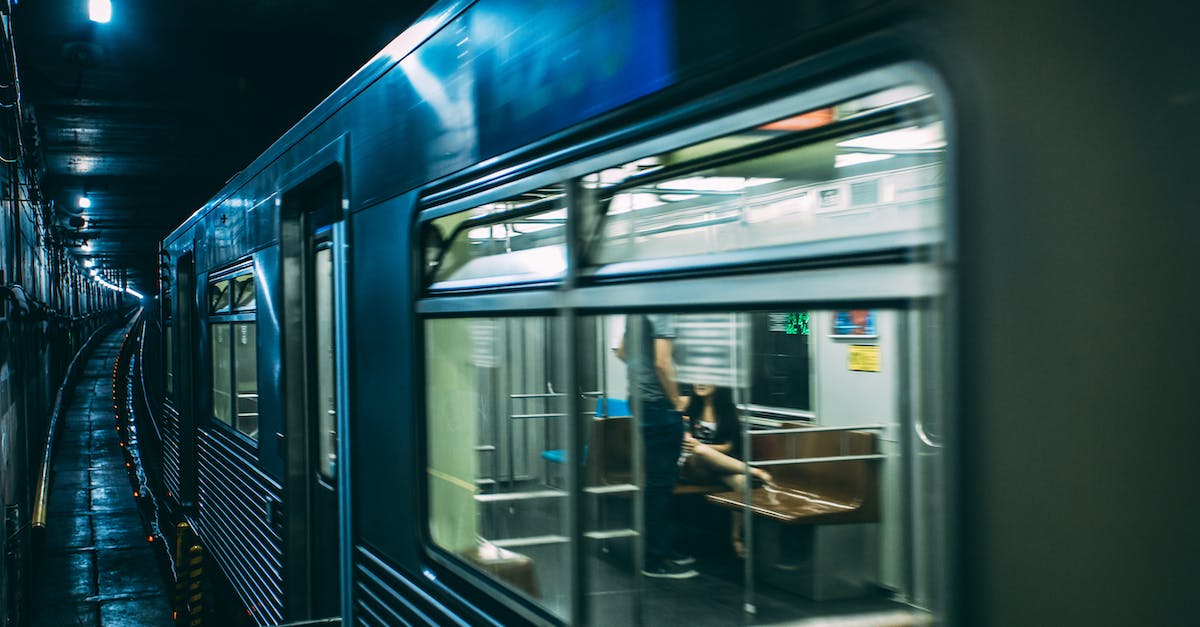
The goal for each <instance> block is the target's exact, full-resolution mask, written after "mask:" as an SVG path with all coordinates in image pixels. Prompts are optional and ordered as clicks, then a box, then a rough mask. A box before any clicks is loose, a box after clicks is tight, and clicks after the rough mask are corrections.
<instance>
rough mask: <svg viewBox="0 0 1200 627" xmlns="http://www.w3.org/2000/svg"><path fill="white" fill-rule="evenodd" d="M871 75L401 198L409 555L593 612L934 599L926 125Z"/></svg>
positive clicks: (800, 608) (940, 220)
mask: <svg viewBox="0 0 1200 627" xmlns="http://www.w3.org/2000/svg"><path fill="white" fill-rule="evenodd" d="M885 74H886V73H879V74H877V75H875V76H874V78H872V79H870V80H866V79H864V81H862V82H853V83H851V82H848V83H847V84H846V85H844V86H843V87H844V92H843V93H844V97H841V98H830V99H828V102H830V103H832V104H828V105H826V106H816V107H814V106H811V105H814V104H815V105H820V104H821V103H820V102H815V103H814V102H811V101H809V103H808V104H807V105H805V106H799V105H797V106H791V105H788V106H786V107H784V106H781V102H783V101H779V102H773V103H766V104H763V105H762V106H760V107H758V108H756V109H753V110H752V111H748V112H745V115H742V114H738V115H736V116H732V117H730V118H727V119H723V120H719V121H715V122H713V124H712V125H711V126H708V127H706V128H712V129H716V128H721V129H722V130H720V131H706V132H705V134H703V135H699V134H697V135H696V136H693V137H691V138H685V134H684V133H682V132H681V133H680V134H678V135H674V136H672V137H674V138H675V139H671V138H663V139H662V142H661V143H658V141H657V140H655V143H654V145H655V146H656V148H654V149H653V150H651V149H649V148H647V149H645V150H640V149H637V148H636V147H630V148H623V149H621V150H620V151H619V153H613V155H610V156H611V159H609V160H608V161H606V162H602V161H600V159H604V158H605V157H603V156H600V157H594V158H595V159H596V161H594V162H589V163H595V164H596V166H599V165H602V164H603V163H611V164H612V165H611V166H610V167H605V168H600V167H595V166H592V165H583V164H574V165H572V166H568V167H564V171H573V172H576V173H578V174H579V175H580V176H577V177H576V178H574V179H572V180H570V181H565V182H563V183H561V184H559V185H555V186H549V187H546V186H543V187H541V188H539V189H537V190H535V191H533V192H531V193H529V194H526V195H521V196H517V197H513V198H510V199H509V200H505V201H503V202H499V203H491V204H484V205H477V206H476V207H475V208H474V209H472V210H469V211H464V212H459V213H450V214H447V213H446V209H445V208H435V209H434V210H432V211H430V212H428V213H427V214H426V215H427V216H428V217H427V219H426V220H425V221H424V223H423V224H422V225H421V227H422V228H423V229H424V232H423V233H422V243H423V246H424V250H425V253H424V254H425V258H424V265H423V270H424V272H425V273H426V275H425V276H426V287H427V288H428V289H427V291H426V292H425V297H424V298H422V299H421V300H420V301H418V303H417V310H418V312H419V313H420V314H421V315H422V316H423V318H422V322H421V324H422V325H423V331H424V354H425V380H424V385H425V412H426V414H425V420H426V423H425V424H426V434H427V437H428V440H427V442H426V452H427V470H428V476H427V482H428V483H427V485H428V499H429V500H428V503H427V505H428V515H429V521H428V524H429V532H430V537H431V538H432V540H433V542H434V543H435V544H436V545H437V546H438V547H440V548H441V549H443V550H444V551H433V552H431V554H432V555H433V556H434V557H435V559H437V560H440V561H441V562H442V563H443V565H446V566H447V567H450V568H453V567H459V568H460V569H461V567H462V566H463V564H464V563H465V564H466V565H467V566H470V567H473V568H474V570H476V571H478V573H482V575H481V576H484V577H488V578H490V579H492V580H494V581H496V582H499V583H500V584H503V585H504V586H505V587H507V588H508V589H509V592H513V593H516V594H521V595H525V596H526V597H528V598H530V599H532V600H534V601H536V602H537V603H538V604H540V605H541V606H542V607H544V608H545V609H547V610H548V611H550V612H552V613H554V614H556V615H558V616H560V617H566V618H568V619H569V620H571V621H576V620H584V621H588V622H590V623H593V624H618V623H619V624H624V623H646V624H659V623H662V624H666V623H669V622H681V621H686V620H688V619H687V618H684V617H693V616H700V617H702V619H703V620H701V621H699V622H701V623H702V624H735V623H745V622H762V623H775V622H777V623H788V622H793V621H796V620H800V619H808V618H811V617H820V616H821V615H823V614H827V613H831V612H833V613H837V612H850V613H856V612H859V611H869V612H875V611H893V610H894V611H897V612H904V613H905V618H904V619H903V620H905V621H909V622H913V623H925V622H934V621H932V620H930V618H931V617H929V616H926V615H917V614H911V613H910V612H911V611H912V606H923V607H929V606H936V605H937V604H938V602H939V599H937V598H935V597H936V595H937V593H938V590H939V589H940V585H941V582H940V581H939V577H941V576H942V573H941V572H939V566H940V562H939V561H938V560H939V559H940V555H941V554H942V552H943V551H944V549H945V547H944V544H943V542H944V541H943V540H942V538H944V537H945V531H946V530H945V528H944V525H943V523H942V521H943V519H944V514H945V512H944V510H943V505H942V504H943V503H944V494H943V486H944V483H943V482H944V478H943V475H942V470H941V464H942V456H941V453H942V450H941V447H942V446H943V443H942V442H941V440H940V439H938V437H937V436H938V433H939V432H938V431H937V429H935V428H934V427H935V426H936V425H938V424H941V422H940V421H941V417H940V412H941V411H943V407H942V403H943V401H944V397H945V393H944V390H943V388H942V386H943V382H944V381H945V372H944V368H943V366H942V364H941V363H940V361H939V360H940V356H941V355H944V354H945V353H946V351H945V348H946V347H945V346H944V343H943V340H944V338H945V337H946V335H947V334H946V332H945V330H944V327H943V325H941V324H940V323H939V321H940V320H941V318H940V316H941V311H942V307H943V300H942V299H943V297H944V292H943V290H944V289H945V288H944V286H945V285H947V284H949V281H948V280H947V279H948V276H947V273H948V272H949V269H948V267H947V266H945V265H943V264H942V262H941V259H942V255H941V252H942V247H943V244H944V242H945V238H946V236H945V232H944V224H945V215H946V211H945V188H944V167H945V162H946V151H947V138H946V136H945V130H944V128H943V123H942V120H941V117H940V112H939V109H938V103H939V102H940V101H939V100H938V99H935V98H934V97H933V96H932V94H931V92H930V91H929V90H928V89H924V88H920V87H898V88H887V89H870V88H868V87H867V85H869V84H870V83H871V82H872V81H875V80H878V79H879V78H882V77H884V76H885ZM902 74H904V75H905V76H911V74H908V73H904V72H902ZM889 80H890V79H889ZM878 84H879V85H880V87H885V86H887V84H888V82H886V81H881V82H879V83H878ZM839 89H840V88H839ZM800 101H801V99H800V98H797V99H795V100H794V101H793V100H788V101H787V102H800ZM789 110H791V111H797V112H798V113H797V114H796V115H792V116H785V117H780V115H779V113H780V112H781V111H789ZM750 122H753V123H750ZM722 124H723V125H724V126H723V127H722V126H721V125H722ZM697 139H698V140H699V141H697ZM668 142H673V144H674V145H676V146H678V147H676V148H671V149H664V147H667V148H669V146H670V145H671V144H668ZM648 145H650V144H649V143H648V144H647V146H648ZM617 154H619V155H620V156H616V155H617ZM637 155H643V156H642V157H640V158H636V159H631V157H635V156H637ZM572 167H573V168H575V169H574V170H572V169H571V168H572ZM531 187H532V185H531ZM564 190H570V194H569V197H570V199H571V200H572V202H576V201H577V202H578V203H579V206H572V207H570V209H572V211H569V212H568V211H566V209H568V207H567V204H566V202H567V195H566V194H565V192H564ZM467 204H468V203H466V202H464V205H467ZM569 219H570V220H579V221H580V222H579V223H578V224H567V220H569ZM568 226H569V227H571V228H567V227H568ZM569 258H570V259H575V258H578V259H580V260H581V263H580V264H578V265H576V264H570V265H568V264H566V263H565V260H566V259H569ZM800 262H803V263H800ZM681 271H686V272H681ZM506 286H520V287H524V288H529V289H524V290H520V291H513V292H509V293H506V292H501V291H490V292H488V293H483V294H481V293H478V292H477V290H476V288H478V287H488V288H494V287H506ZM531 311H535V312H538V313H539V314H540V315H538V316H532V315H531V314H530V312H531ZM568 323H569V325H568ZM568 385H570V386H571V387H570V388H568V387H566V386H568ZM572 408H574V410H572ZM568 412H571V413H568ZM685 418H686V419H685ZM568 438H570V441H568ZM572 442H574V443H575V444H576V445H578V448H574V449H573V448H572V447H571V443H572ZM468 452H470V453H473V454H469V455H468V454H467V453H468ZM572 452H575V453H577V454H576V455H573V454H572ZM573 458H574V459H573ZM576 505H577V506H578V508H574V507H573V506H576ZM572 512H577V513H580V514H581V516H580V517H578V518H574V517H572V516H571V515H570V514H571V513H572ZM573 523H578V524H577V525H575V524H573ZM445 552H449V553H452V554H454V555H456V556H457V557H458V558H459V559H457V560H447V559H445ZM682 579H689V580H694V581H689V582H686V583H685V582H674V583H671V582H669V581H662V580H682ZM664 583H665V584H666V585H663V584H664ZM485 587H487V586H485ZM881 591H883V593H882V594H881ZM493 592H494V593H495V594H497V596H503V593H501V592H499V591H493ZM892 599H905V600H906V601H911V605H910V604H909V603H900V602H895V601H893V600H892ZM513 606H514V607H517V608H518V609H521V608H525V607H526V605H524V604H516V603H514V604H513ZM701 606H702V607H703V610H696V609H694V608H697V607H701ZM522 611H523V610H522ZM751 615H753V616H751Z"/></svg>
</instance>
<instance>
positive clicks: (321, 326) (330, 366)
mask: <svg viewBox="0 0 1200 627" xmlns="http://www.w3.org/2000/svg"><path fill="white" fill-rule="evenodd" d="M313 261H314V266H315V267H314V268H313V284H314V285H313V287H314V291H315V292H316V294H315V297H314V299H313V300H314V303H315V306H314V308H313V309H314V310H315V312H316V318H317V320H316V329H315V335H316V339H317V348H316V356H317V358H316V362H317V364H316V374H317V386H316V387H317V422H318V424H317V433H318V435H317V448H318V450H317V460H318V463H319V465H320V466H319V468H318V469H317V470H318V472H320V473H321V476H322V477H324V478H325V479H326V480H328V481H331V482H332V481H333V480H334V479H336V478H337V396H336V394H337V392H336V390H337V382H336V381H335V380H334V370H335V368H336V359H337V353H336V344H335V335H334V324H333V248H331V247H330V246H322V247H320V248H318V250H317V252H316V254H315V255H314V258H313Z"/></svg>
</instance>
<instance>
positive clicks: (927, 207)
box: [584, 88, 946, 264]
mask: <svg viewBox="0 0 1200 627" xmlns="http://www.w3.org/2000/svg"><path fill="white" fill-rule="evenodd" d="M945 148H946V140H945V133H944V130H943V126H942V122H941V121H940V120H939V119H938V118H937V117H936V115H935V111H934V109H933V107H932V105H931V103H930V94H929V93H928V92H926V91H923V90H919V89H915V88H914V89H910V88H901V89H891V90H886V91H882V92H878V93H875V94H871V95H868V96H865V97H861V98H856V99H852V100H848V101H845V102H843V103H840V104H838V105H835V106H832V107H828V108H824V109H818V110H815V111H810V112H807V113H804V114H801V115H797V116H792V117H788V118H782V119H778V120H775V121H772V122H768V123H765V124H760V125H758V126H754V127H751V128H746V129H743V130H741V131H738V132H736V133H732V134H729V135H725V136H723V137H719V138H717V139H713V140H709V141H706V142H703V143H700V144H695V145H692V146H687V147H684V148H680V149H677V150H671V151H668V152H663V153H659V154H656V155H652V156H648V157H643V158H641V159H638V160H636V161H633V162H629V163H626V164H624V165H621V166H618V167H614V168H608V169H605V170H603V171H600V172H596V173H595V174H592V175H591V176H589V177H587V178H585V180H584V188H585V189H586V190H588V191H589V193H591V194H592V195H593V196H594V198H595V202H596V204H597V206H598V207H599V211H600V212H601V213H602V215H603V218H602V220H600V221H599V222H598V224H599V225H600V226H599V227H598V228H599V229H600V231H599V232H598V233H597V234H596V236H594V237H595V239H597V240H598V246H597V247H596V250H595V251H594V253H593V254H592V255H591V259H590V261H591V262H593V263H597V264H609V263H614V262H622V261H637V260H646V259H655V258H664V257H679V256H689V255H708V254H711V253H731V252H736V251H742V250H747V249H764V248H768V247H782V246H791V247H792V248H790V249H784V248H777V249H776V251H775V254H777V255H786V256H789V257H797V256H809V255H812V254H819V255H828V254H831V253H834V252H840V251H845V252H855V253H861V252H864V251H865V250H870V249H887V248H896V247H901V246H912V245H918V244H921V243H928V242H929V241H934V240H936V237H937V228H938V227H939V226H940V217H941V213H940V202H941V197H940V194H941V179H942V169H941V163H942V160H943V157H944V154H945ZM931 238H932V239H931ZM814 243H823V244H824V246H821V247H819V248H813V247H812V246H811V245H812V244H814ZM802 244H808V245H809V248H808V249H807V250H799V249H796V248H795V247H796V246H797V245H802Z"/></svg>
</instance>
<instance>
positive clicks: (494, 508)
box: [425, 318, 569, 616]
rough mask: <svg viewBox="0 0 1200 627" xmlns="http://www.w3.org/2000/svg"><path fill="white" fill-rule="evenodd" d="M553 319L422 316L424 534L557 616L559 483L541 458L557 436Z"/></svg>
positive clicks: (561, 573) (563, 605) (563, 584)
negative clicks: (425, 456)
mask: <svg viewBox="0 0 1200 627" xmlns="http://www.w3.org/2000/svg"><path fill="white" fill-rule="evenodd" d="M556 329H557V325H556V324H555V321H554V320H553V319H548V318H512V319H439V320H430V321H427V323H426V326H425V340H426V343H425V364H426V372H427V376H428V379H427V384H426V385H427V389H426V399H427V400H426V402H427V431H428V438H429V439H428V461H429V466H428V469H427V470H428V473H429V512H430V519H429V530H430V534H431V537H432V538H433V541H434V542H435V543H436V544H437V545H438V546H440V547H442V548H443V549H445V550H447V551H449V552H451V553H454V554H456V555H458V556H459V557H461V558H462V559H463V560H465V561H466V562H467V563H468V564H470V565H471V566H473V567H475V568H477V569H479V570H481V571H482V572H484V573H486V574H488V575H489V576H490V577H492V578H494V579H496V580H497V581H499V582H502V583H503V584H505V585H507V586H509V587H511V588H512V589H513V590H515V591H517V592H519V593H521V594H524V595H526V596H528V597H530V598H531V599H534V600H536V601H537V602H538V603H540V604H542V605H543V606H545V607H546V608H547V609H549V610H550V611H552V612H554V613H556V614H558V615H560V616H564V615H566V613H567V610H568V603H569V600H568V599H569V598H568V592H569V587H568V585H567V584H568V571H567V561H566V560H567V555H568V552H567V551H568V542H569V538H568V536H567V530H566V509H565V508H566V499H565V496H566V492H565V490H564V488H563V485H562V479H561V476H558V475H555V476H553V477H552V476H550V475H549V474H548V471H549V470H552V468H551V467H550V464H551V463H552V462H550V461H548V459H547V457H546V455H547V454H549V453H551V452H552V451H557V452H558V454H559V455H563V454H564V453H563V450H562V449H563V447H564V446H565V443H566V435H565V434H566V431H565V420H564V415H563V401H562V392H561V385H559V384H556V381H555V379H556V376H557V367H556V364H555V363H554V362H553V358H552V357H551V356H552V355H554V354H555V350H556V349H557V346H555V344H554V342H553V338H555V337H556ZM560 462H561V457H560ZM558 472H559V473H561V469H558Z"/></svg>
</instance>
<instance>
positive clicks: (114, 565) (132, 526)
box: [33, 329, 174, 627]
mask: <svg viewBox="0 0 1200 627" xmlns="http://www.w3.org/2000/svg"><path fill="white" fill-rule="evenodd" d="M123 337H124V329H121V330H118V331H114V332H112V333H111V334H110V335H109V336H108V337H106V338H104V339H103V340H102V341H100V343H99V344H98V345H97V346H96V348H95V350H94V351H93V352H92V356H91V358H90V359H89V360H88V363H87V365H86V366H85V368H84V372H83V373H81V376H80V378H79V383H78V385H77V386H76V388H75V393H74V394H73V395H72V397H71V398H70V400H68V401H67V407H65V408H64V412H63V415H62V418H63V420H64V422H63V425H62V427H61V428H62V431H61V432H60V433H59V438H58V443H57V447H58V450H57V451H56V455H55V459H54V466H53V471H54V472H53V477H52V484H51V491H50V507H49V517H48V518H47V521H46V536H45V546H44V551H43V554H42V555H41V556H40V557H39V558H38V560H37V563H35V565H34V571H35V572H34V582H35V587H34V590H35V594H34V603H35V608H34V613H33V614H34V616H33V625H34V626H35V627H51V626H54V627H57V626H59V625H78V626H86V627H91V626H99V625H104V626H105V627H124V626H131V627H132V626H138V627H141V626H149V627H153V626H157V625H162V626H163V627H170V626H171V625H174V621H172V620H171V603H170V599H169V597H168V591H167V590H166V589H165V588H164V582H163V577H162V575H161V573H160V571H159V568H158V564H157V563H156V562H155V557H154V553H153V550H152V549H151V548H150V545H149V544H148V543H147V541H146V532H145V530H144V528H143V525H142V520H141V518H140V517H139V516H138V511H137V504H136V502H135V501H134V497H133V489H132V487H131V486H130V483H129V476H128V474H127V473H126V471H125V460H124V457H123V454H122V452H121V451H122V449H121V447H120V445H118V443H117V442H118V439H117V434H116V430H115V425H116V423H115V420H114V417H113V408H112V369H113V360H114V359H116V356H117V352H118V351H119V350H120V347H121V340H122V339H123Z"/></svg>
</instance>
